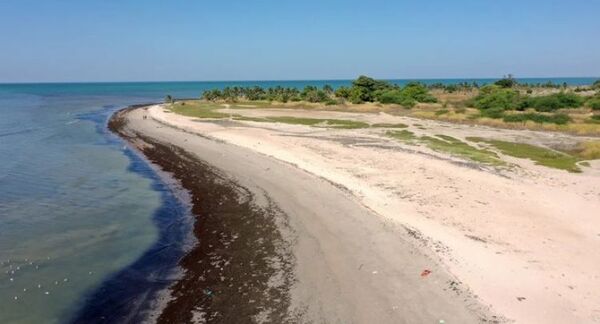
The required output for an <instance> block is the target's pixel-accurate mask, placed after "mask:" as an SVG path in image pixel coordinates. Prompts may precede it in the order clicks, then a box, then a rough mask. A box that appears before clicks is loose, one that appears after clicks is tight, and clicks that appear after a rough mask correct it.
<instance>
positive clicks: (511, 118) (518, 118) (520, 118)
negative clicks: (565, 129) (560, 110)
mask: <svg viewBox="0 0 600 324" xmlns="http://www.w3.org/2000/svg"><path fill="white" fill-rule="evenodd" d="M503 120H504V121H505V122H507V123H518V122H526V121H529V120H530V121H533V122H536V123H540V124H542V123H552V124H557V125H564V124H566V123H568V122H570V121H571V117H569V116H568V115H565V114H554V115H543V114H538V113H525V114H511V115H505V116H504V118H503Z"/></svg>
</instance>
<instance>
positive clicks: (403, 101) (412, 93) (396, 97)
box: [374, 82, 437, 107]
mask: <svg viewBox="0 0 600 324" xmlns="http://www.w3.org/2000/svg"><path fill="white" fill-rule="evenodd" d="M374 95H375V97H376V98H377V101H379V102H381V103H384V104H392V103H393V104H398V105H401V106H405V107H413V106H415V105H416V104H417V103H418V102H429V103H431V102H437V99H436V98H435V97H434V96H432V95H431V94H430V93H429V90H428V89H427V87H425V86H424V85H422V84H420V83H417V82H411V83H409V84H407V85H406V86H405V87H404V88H402V89H396V88H389V89H381V90H377V91H376V92H375V93H374Z"/></svg>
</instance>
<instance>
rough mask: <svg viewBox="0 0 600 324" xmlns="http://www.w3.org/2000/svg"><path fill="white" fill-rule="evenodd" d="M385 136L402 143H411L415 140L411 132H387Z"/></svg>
mask: <svg viewBox="0 0 600 324" xmlns="http://www.w3.org/2000/svg"><path fill="white" fill-rule="evenodd" d="M385 134H386V135H387V136H390V137H392V138H394V139H397V140H400V141H402V142H413V141H414V140H415V139H416V138H417V137H416V136H415V134H414V133H413V132H411V131H407V130H400V131H387V132H386V133H385Z"/></svg>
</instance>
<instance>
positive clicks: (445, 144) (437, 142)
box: [386, 130, 505, 166]
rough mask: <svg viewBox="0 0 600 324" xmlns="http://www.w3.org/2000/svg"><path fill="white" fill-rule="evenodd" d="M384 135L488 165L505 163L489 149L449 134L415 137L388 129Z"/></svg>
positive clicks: (411, 134) (408, 132) (404, 132)
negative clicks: (470, 143) (477, 146)
mask: <svg viewBox="0 0 600 324" xmlns="http://www.w3.org/2000/svg"><path fill="white" fill-rule="evenodd" d="M386 135H388V136H390V137H392V138H394V139H397V140H399V141H402V142H405V143H408V144H417V143H420V144H423V145H425V146H427V147H428V148H430V149H432V150H434V151H437V152H441V153H446V154H450V155H454V156H458V157H461V158H463V159H467V160H471V161H475V162H479V163H483V164H488V165H495V166H500V165H505V163H504V162H503V161H502V160H500V158H499V157H498V155H497V154H496V153H494V152H492V151H490V150H485V149H479V148H476V147H474V146H471V145H469V144H467V143H465V142H463V141H461V140H459V139H457V138H454V137H451V136H446V135H436V137H431V136H421V137H417V136H415V134H414V133H412V132H410V131H407V130H401V131H388V132H387V133H386Z"/></svg>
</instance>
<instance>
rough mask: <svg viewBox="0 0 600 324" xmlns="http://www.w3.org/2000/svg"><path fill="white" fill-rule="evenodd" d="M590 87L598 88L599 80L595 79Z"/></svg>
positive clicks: (599, 87)
mask: <svg viewBox="0 0 600 324" xmlns="http://www.w3.org/2000/svg"><path fill="white" fill-rule="evenodd" d="M592 89H600V80H596V81H595V82H594V83H592Z"/></svg>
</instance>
